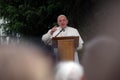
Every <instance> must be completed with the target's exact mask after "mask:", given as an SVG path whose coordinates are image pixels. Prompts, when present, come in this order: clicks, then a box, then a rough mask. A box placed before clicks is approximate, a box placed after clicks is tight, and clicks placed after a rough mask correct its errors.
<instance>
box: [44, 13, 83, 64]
mask: <svg viewBox="0 0 120 80" xmlns="http://www.w3.org/2000/svg"><path fill="white" fill-rule="evenodd" d="M57 23H58V25H59V27H57V26H54V27H53V28H52V29H50V30H49V31H48V32H47V33H46V34H44V35H43V36H42V41H44V42H45V43H46V44H48V45H51V44H52V41H51V39H52V37H66V36H79V46H78V47H77V49H78V50H79V49H82V46H83V43H84V42H83V40H82V38H81V36H80V34H79V32H78V30H77V29H75V28H72V27H69V26H67V24H68V19H67V17H66V16H65V15H59V16H58V18H57ZM74 59H75V62H79V59H78V53H77V52H75V56H74Z"/></svg>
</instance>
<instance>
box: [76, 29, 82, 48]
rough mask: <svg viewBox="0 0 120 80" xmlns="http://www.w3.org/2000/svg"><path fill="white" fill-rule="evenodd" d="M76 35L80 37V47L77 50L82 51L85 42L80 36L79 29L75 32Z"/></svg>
mask: <svg viewBox="0 0 120 80" xmlns="http://www.w3.org/2000/svg"><path fill="white" fill-rule="evenodd" d="M75 34H76V36H79V46H78V47H77V50H80V49H82V47H83V43H84V42H83V40H82V38H81V36H80V34H79V32H78V30H77V29H76V31H75Z"/></svg>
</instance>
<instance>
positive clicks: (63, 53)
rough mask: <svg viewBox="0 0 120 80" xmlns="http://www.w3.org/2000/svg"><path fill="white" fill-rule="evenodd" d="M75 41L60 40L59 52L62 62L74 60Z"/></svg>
mask: <svg viewBox="0 0 120 80" xmlns="http://www.w3.org/2000/svg"><path fill="white" fill-rule="evenodd" d="M74 46H75V44H74V39H67V40H58V52H59V59H60V61H67V60H74V52H75V47H74Z"/></svg>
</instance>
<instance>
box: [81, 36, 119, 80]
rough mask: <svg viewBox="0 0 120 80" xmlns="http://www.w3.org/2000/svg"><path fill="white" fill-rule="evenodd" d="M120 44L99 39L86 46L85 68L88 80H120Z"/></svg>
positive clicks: (106, 38)
mask: <svg viewBox="0 0 120 80" xmlns="http://www.w3.org/2000/svg"><path fill="white" fill-rule="evenodd" d="M119 60H120V44H119V42H118V41H117V40H115V39H114V38H110V37H98V38H95V39H93V40H91V41H90V42H89V43H88V44H86V46H85V53H84V56H83V66H84V72H85V78H86V80H120V62H119Z"/></svg>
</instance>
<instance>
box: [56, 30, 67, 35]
mask: <svg viewBox="0 0 120 80" xmlns="http://www.w3.org/2000/svg"><path fill="white" fill-rule="evenodd" d="M62 31H65V29H61V30H60V32H59V33H58V34H57V35H56V36H55V37H57V36H58V35H59V34H60V33H61V32H62Z"/></svg>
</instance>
